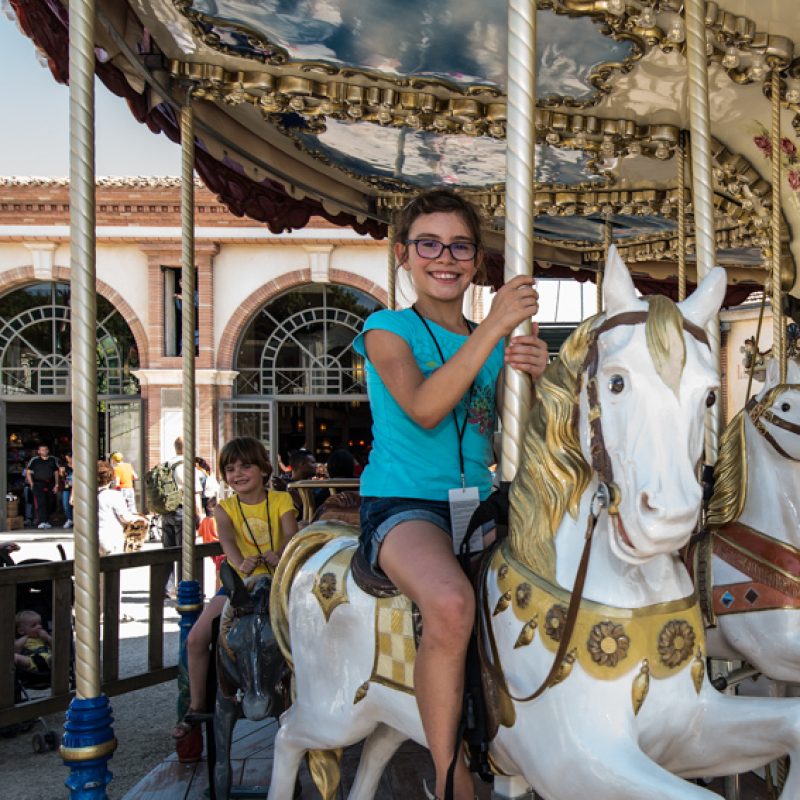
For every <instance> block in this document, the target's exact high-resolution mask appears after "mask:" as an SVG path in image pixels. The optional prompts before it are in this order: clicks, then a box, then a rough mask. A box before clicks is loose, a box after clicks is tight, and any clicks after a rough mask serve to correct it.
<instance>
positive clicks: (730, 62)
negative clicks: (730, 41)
mask: <svg viewBox="0 0 800 800" xmlns="http://www.w3.org/2000/svg"><path fill="white" fill-rule="evenodd" d="M739 61H740V59H739V51H738V50H737V49H736V48H735V47H733V45H731V46H730V47H728V48H727V49H726V50H725V55H724V56H723V57H722V66H723V67H725V69H736V67H738V66H739Z"/></svg>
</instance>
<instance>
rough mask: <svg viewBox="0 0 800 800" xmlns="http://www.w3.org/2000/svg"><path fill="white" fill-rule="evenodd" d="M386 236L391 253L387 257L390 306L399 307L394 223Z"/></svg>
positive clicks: (387, 283)
mask: <svg viewBox="0 0 800 800" xmlns="http://www.w3.org/2000/svg"><path fill="white" fill-rule="evenodd" d="M386 238H387V239H388V241H389V255H388V257H387V259H386V287H387V288H386V292H387V294H388V295H389V308H391V309H395V308H397V259H396V258H395V255H394V225H390V226H389V228H388V230H387V232H386Z"/></svg>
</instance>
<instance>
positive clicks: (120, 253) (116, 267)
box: [97, 244, 148, 330]
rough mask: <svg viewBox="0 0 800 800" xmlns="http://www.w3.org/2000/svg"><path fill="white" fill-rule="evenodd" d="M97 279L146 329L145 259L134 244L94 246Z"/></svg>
mask: <svg viewBox="0 0 800 800" xmlns="http://www.w3.org/2000/svg"><path fill="white" fill-rule="evenodd" d="M97 277H98V279H99V280H101V281H103V282H104V283H107V284H108V285H109V286H111V287H112V288H113V289H114V290H115V291H117V292H118V293H119V294H120V295H121V296H122V298H123V299H124V300H125V302H126V303H127V304H128V305H129V306H130V307H131V308H132V309H133V313H134V314H136V316H137V318H138V319H139V322H141V323H142V325H143V326H144V328H145V330H146V329H147V322H148V312H147V256H146V255H145V254H144V253H143V252H142V251H141V250H139V249H138V248H137V247H136V246H135V245H112V244H98V245H97Z"/></svg>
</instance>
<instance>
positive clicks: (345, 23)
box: [177, 0, 634, 100]
mask: <svg viewBox="0 0 800 800" xmlns="http://www.w3.org/2000/svg"><path fill="white" fill-rule="evenodd" d="M177 5H178V6H179V8H180V9H181V10H182V12H183V13H184V14H185V15H186V16H187V17H188V18H189V19H191V20H192V21H193V23H194V25H195V27H196V29H197V31H198V32H199V33H200V35H201V36H202V37H203V40H204V41H205V42H206V43H207V44H209V46H211V47H214V48H216V49H219V50H220V51H222V52H225V53H229V54H231V55H237V56H240V57H242V58H248V59H253V60H256V61H262V62H265V61H266V62H270V63H281V62H282V63H283V64H284V65H285V66H287V67H291V66H293V65H297V64H306V63H308V62H319V63H321V64H325V65H328V66H330V67H332V68H335V69H337V70H342V71H346V70H351V69H356V70H359V71H369V72H372V73H373V74H376V75H382V76H386V77H394V78H400V79H401V80H402V81H404V82H405V81H413V80H415V79H416V80H418V81H419V80H421V79H430V80H432V81H442V82H444V83H446V84H448V85H450V86H452V87H457V88H459V89H460V90H461V91H463V92H464V93H467V94H469V93H475V92H476V90H481V89H487V90H490V91H491V90H494V91H496V92H499V91H500V90H501V89H502V87H504V86H505V83H506V31H507V20H506V15H507V12H506V7H505V3H496V2H485V0H435V1H432V0H405V1H404V2H403V3H402V12H401V13H398V3H397V2H396V0H338V2H336V1H334V0H278V1H276V0H267V1H266V2H265V0H250V2H247V0H180V2H178V3H177ZM537 26H538V28H537V37H536V38H537V48H538V56H539V61H540V63H541V65H542V69H540V70H539V73H538V76H537V93H538V94H539V96H547V95H554V96H558V97H566V96H570V97H573V98H575V99H576V100H588V99H589V98H591V97H592V95H593V94H594V93H595V92H596V89H595V87H594V86H593V85H592V84H591V82H590V76H592V75H593V74H595V73H596V72H597V69H598V68H599V67H600V66H601V65H603V64H608V63H614V64H616V63H622V62H624V61H625V60H626V59H628V58H629V57H630V55H631V52H632V50H633V47H634V46H633V44H632V43H631V42H629V41H615V40H613V39H610V38H608V37H606V36H604V35H603V34H602V33H601V32H600V30H599V28H598V25H597V23H596V22H595V21H594V20H592V19H590V18H589V17H583V18H579V19H569V18H567V17H564V16H557V15H555V14H554V13H552V12H550V11H539V12H538V14H537Z"/></svg>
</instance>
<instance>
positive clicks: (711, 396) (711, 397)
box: [706, 392, 717, 408]
mask: <svg viewBox="0 0 800 800" xmlns="http://www.w3.org/2000/svg"><path fill="white" fill-rule="evenodd" d="M716 402H717V393H716V392H709V393H708V397H706V408H711V406H713V405H714V403H716Z"/></svg>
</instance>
